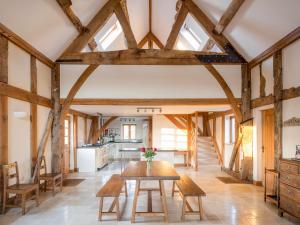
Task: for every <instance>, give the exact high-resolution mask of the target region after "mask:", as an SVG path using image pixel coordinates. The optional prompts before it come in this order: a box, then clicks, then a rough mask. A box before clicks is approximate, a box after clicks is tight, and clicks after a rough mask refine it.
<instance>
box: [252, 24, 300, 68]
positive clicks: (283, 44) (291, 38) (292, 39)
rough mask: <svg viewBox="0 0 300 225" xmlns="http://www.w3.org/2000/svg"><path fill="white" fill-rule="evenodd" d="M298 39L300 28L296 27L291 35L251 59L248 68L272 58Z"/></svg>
mask: <svg viewBox="0 0 300 225" xmlns="http://www.w3.org/2000/svg"><path fill="white" fill-rule="evenodd" d="M299 38H300V26H299V27H297V28H296V29H295V30H293V31H292V32H291V33H289V34H288V35H286V36H285V37H283V38H282V39H280V40H279V41H277V42H276V43H275V44H273V45H272V46H271V47H269V48H268V49H266V50H265V51H263V52H262V53H261V54H259V55H258V56H256V57H255V58H254V59H252V60H251V61H250V62H249V67H250V68H253V67H255V66H257V65H259V64H260V63H261V62H263V61H264V60H266V59H268V58H270V57H272V56H273V54H274V53H275V52H277V51H279V50H281V49H283V48H285V47H286V46H288V45H290V44H292V43H293V42H295V41H297V40H298V39H299Z"/></svg>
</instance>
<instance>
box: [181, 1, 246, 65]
mask: <svg viewBox="0 0 300 225" xmlns="http://www.w3.org/2000/svg"><path fill="white" fill-rule="evenodd" d="M183 4H185V5H186V7H187V8H188V10H189V13H191V14H192V15H193V16H194V18H195V19H196V20H197V21H198V22H199V23H200V25H201V26H202V27H203V28H204V30H205V31H206V32H207V34H208V36H210V38H212V39H213V40H214V41H215V42H216V44H217V45H218V46H219V48H220V49H221V50H223V51H224V52H226V53H228V54H230V55H231V56H234V57H236V58H239V59H240V60H241V61H243V62H244V63H245V62H246V60H245V59H244V58H243V56H241V55H240V54H239V53H238V52H237V51H236V50H235V48H234V47H233V46H232V45H231V43H230V42H229V41H228V40H227V38H226V37H225V36H224V35H223V34H217V33H216V32H215V24H214V23H213V22H212V21H211V20H210V19H209V18H208V16H206V14H205V13H204V12H203V11H202V10H201V9H200V8H199V7H198V6H197V5H196V4H195V3H194V2H193V1H192V0H185V1H183Z"/></svg>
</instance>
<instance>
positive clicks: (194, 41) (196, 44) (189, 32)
mask: <svg viewBox="0 0 300 225" xmlns="http://www.w3.org/2000/svg"><path fill="white" fill-rule="evenodd" d="M180 34H181V35H182V36H183V37H184V38H185V39H186V41H187V42H188V43H189V44H190V45H191V46H192V47H193V49H194V50H199V49H200V46H201V43H202V41H201V40H200V38H199V37H198V35H197V34H196V33H195V32H194V31H193V29H192V28H190V27H189V26H188V25H187V24H184V26H183V28H182V29H181V30H180Z"/></svg>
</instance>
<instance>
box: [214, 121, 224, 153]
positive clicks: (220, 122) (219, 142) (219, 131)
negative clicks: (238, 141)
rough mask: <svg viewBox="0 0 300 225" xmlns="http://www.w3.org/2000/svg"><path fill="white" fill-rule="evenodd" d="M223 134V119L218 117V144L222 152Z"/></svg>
mask: <svg viewBox="0 0 300 225" xmlns="http://www.w3.org/2000/svg"><path fill="white" fill-rule="evenodd" d="M222 133H223V132H222V117H218V118H217V119H216V142H217V144H218V147H219V149H220V151H222ZM221 153H222V152H221Z"/></svg>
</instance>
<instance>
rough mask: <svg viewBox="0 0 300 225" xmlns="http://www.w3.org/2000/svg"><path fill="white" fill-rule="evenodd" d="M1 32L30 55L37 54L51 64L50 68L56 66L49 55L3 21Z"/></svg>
mask: <svg viewBox="0 0 300 225" xmlns="http://www.w3.org/2000/svg"><path fill="white" fill-rule="evenodd" d="M0 34H1V35H3V36H4V37H6V38H7V39H8V40H9V41H11V42H12V43H14V44H15V45H17V46H18V47H20V48H21V49H23V50H24V51H26V52H27V53H29V54H30V55H33V56H35V57H36V58H37V59H38V60H39V61H41V62H42V63H44V64H45V65H47V66H49V67H50V68H53V67H54V62H53V61H52V60H51V59H49V58H48V57H47V56H45V55H44V54H43V53H41V52H40V51H38V50H37V49H36V48H34V47H33V46H32V45H30V44H29V43H28V42H26V41H25V40H24V39H22V38H21V37H20V36H18V35H17V34H15V33H14V32H13V31H11V30H10V29H8V28H7V27H6V26H4V25H3V24H2V23H0Z"/></svg>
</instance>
